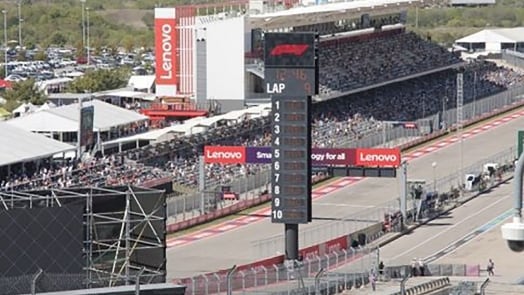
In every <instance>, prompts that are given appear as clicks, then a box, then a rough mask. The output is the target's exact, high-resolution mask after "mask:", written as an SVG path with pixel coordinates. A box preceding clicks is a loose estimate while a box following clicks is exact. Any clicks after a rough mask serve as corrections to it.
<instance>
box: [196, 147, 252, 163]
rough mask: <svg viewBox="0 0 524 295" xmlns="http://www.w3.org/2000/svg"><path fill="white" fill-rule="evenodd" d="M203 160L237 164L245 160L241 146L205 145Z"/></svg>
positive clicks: (244, 150) (244, 151) (243, 148)
mask: <svg viewBox="0 0 524 295" xmlns="http://www.w3.org/2000/svg"><path fill="white" fill-rule="evenodd" d="M204 162H205V163H217V164H239V163H245V162H246V149H245V147H243V146H205V147H204Z"/></svg>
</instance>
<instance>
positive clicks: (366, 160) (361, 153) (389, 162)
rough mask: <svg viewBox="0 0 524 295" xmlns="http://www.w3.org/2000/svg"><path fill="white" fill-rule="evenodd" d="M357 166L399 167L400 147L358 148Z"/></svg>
mask: <svg viewBox="0 0 524 295" xmlns="http://www.w3.org/2000/svg"><path fill="white" fill-rule="evenodd" d="M355 156H356V157H355V165H356V166H367V167H370V166H371V167H398V166H400V150H399V149H356V155H355Z"/></svg>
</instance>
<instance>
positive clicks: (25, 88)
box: [4, 79, 47, 111]
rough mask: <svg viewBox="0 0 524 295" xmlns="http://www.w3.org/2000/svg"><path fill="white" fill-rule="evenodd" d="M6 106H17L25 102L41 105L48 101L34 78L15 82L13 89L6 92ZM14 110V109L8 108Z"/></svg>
mask: <svg viewBox="0 0 524 295" xmlns="http://www.w3.org/2000/svg"><path fill="white" fill-rule="evenodd" d="M4 99H5V100H6V101H7V102H6V106H7V107H6V108H7V109H8V108H10V107H12V106H15V107H16V106H17V105H19V104H20V103H23V102H30V103H32V104H35V105H41V104H43V103H45V102H46V101H47V96H46V95H45V94H44V93H43V92H42V91H40V90H39V89H38V87H37V86H36V84H35V80H34V79H27V80H24V81H20V82H16V83H13V86H12V88H11V89H8V90H6V92H5V94H4ZM8 111H12V109H8Z"/></svg>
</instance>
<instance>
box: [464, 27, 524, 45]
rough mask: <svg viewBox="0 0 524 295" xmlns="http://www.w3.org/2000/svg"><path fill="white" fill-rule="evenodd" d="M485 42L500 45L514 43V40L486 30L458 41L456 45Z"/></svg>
mask: <svg viewBox="0 0 524 295" xmlns="http://www.w3.org/2000/svg"><path fill="white" fill-rule="evenodd" d="M485 42H500V43H514V42H516V41H515V40H513V39H510V38H508V37H506V36H504V35H503V34H501V33H500V32H498V31H497V30H492V29H486V30H482V31H480V32H476V33H474V34H471V35H469V36H466V37H464V38H461V39H458V40H457V41H455V43H485Z"/></svg>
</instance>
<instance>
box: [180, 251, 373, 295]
mask: <svg viewBox="0 0 524 295" xmlns="http://www.w3.org/2000/svg"><path fill="white" fill-rule="evenodd" d="M349 262H353V264H352V265H353V267H352V269H351V271H352V272H355V273H356V272H358V273H365V272H368V271H369V270H370V269H372V268H373V267H374V266H376V265H377V263H378V251H377V250H376V249H371V248H360V249H351V250H341V251H335V252H333V253H331V254H326V255H323V256H317V257H315V258H312V259H308V260H304V261H295V263H294V264H293V265H291V266H284V265H279V266H276V265H274V266H273V267H269V268H268V267H264V266H260V267H257V268H252V269H241V270H233V271H230V272H222V273H214V274H209V275H200V276H196V277H193V278H190V279H187V280H186V281H185V283H186V285H187V291H186V294H192V295H208V294H225V293H226V291H227V290H228V287H229V288H230V289H231V290H237V291H238V290H242V292H240V293H235V294H242V293H243V292H247V293H248V294H268V293H263V292H277V293H269V294H282V293H281V292H282V291H284V290H285V291H284V292H286V293H285V294H288V293H287V292H288V291H292V290H295V289H296V288H297V286H298V284H299V283H302V281H303V282H304V283H305V282H308V281H311V280H310V279H311V278H314V276H315V275H316V274H317V273H318V272H319V271H321V270H329V269H334V268H336V267H339V266H340V265H343V264H347V263H349ZM292 294H303V293H292Z"/></svg>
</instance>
